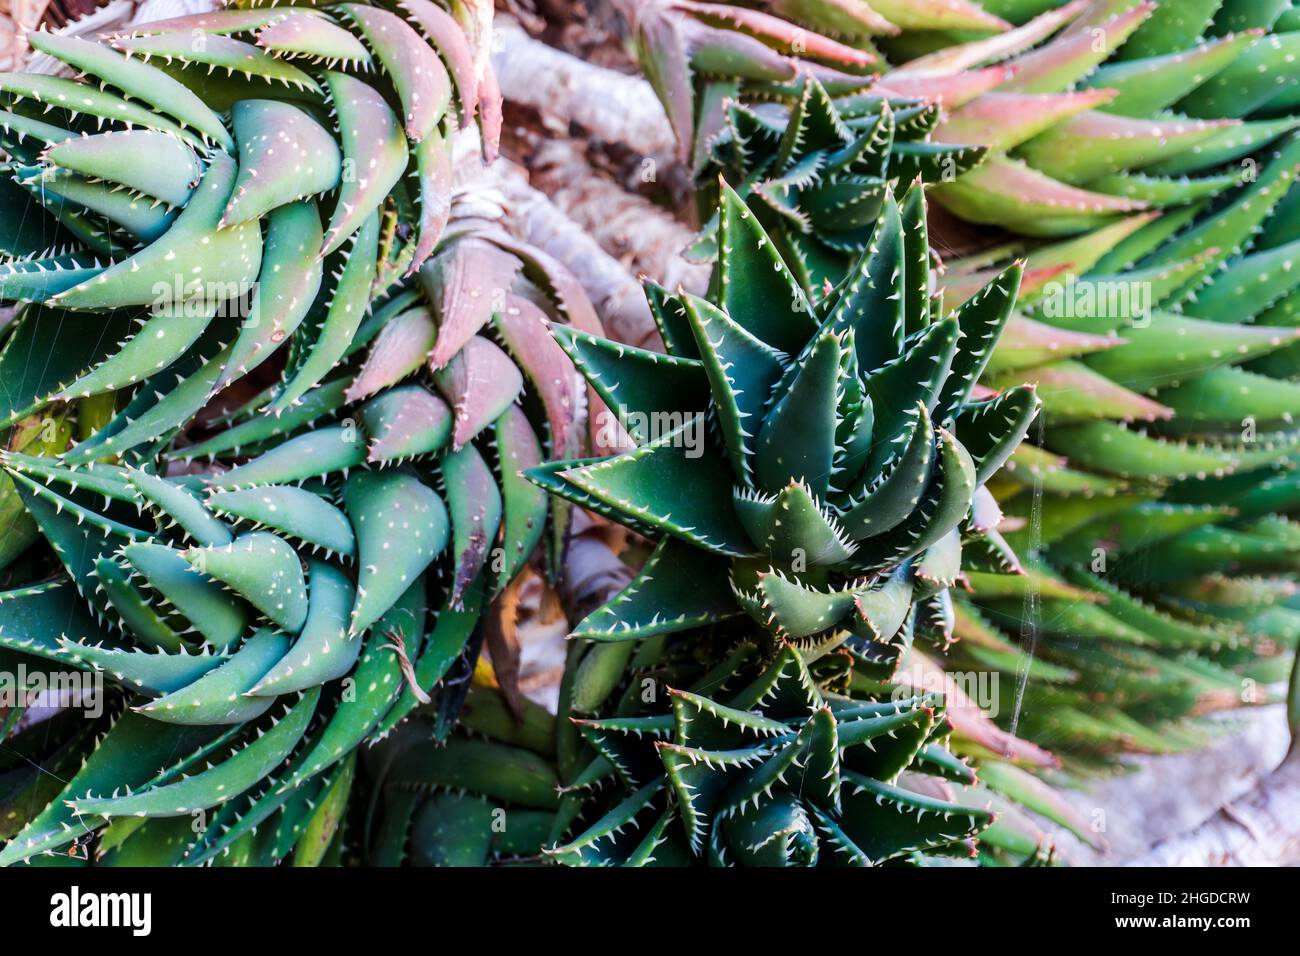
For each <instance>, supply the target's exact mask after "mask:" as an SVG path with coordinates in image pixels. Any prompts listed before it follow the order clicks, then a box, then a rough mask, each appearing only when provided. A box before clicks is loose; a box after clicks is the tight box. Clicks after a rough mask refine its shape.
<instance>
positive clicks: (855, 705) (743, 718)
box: [528, 183, 1038, 865]
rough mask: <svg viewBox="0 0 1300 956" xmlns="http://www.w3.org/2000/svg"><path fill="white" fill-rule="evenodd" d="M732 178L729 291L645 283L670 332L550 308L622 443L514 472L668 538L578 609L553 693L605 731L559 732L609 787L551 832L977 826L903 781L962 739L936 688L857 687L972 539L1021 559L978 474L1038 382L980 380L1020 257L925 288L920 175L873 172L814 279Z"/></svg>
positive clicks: (757, 849)
mask: <svg viewBox="0 0 1300 956" xmlns="http://www.w3.org/2000/svg"><path fill="white" fill-rule="evenodd" d="M721 189H722V199H721V208H720V211H719V223H718V248H719V250H720V252H719V257H718V263H717V266H716V270H715V289H716V294H715V295H714V296H711V297H710V298H707V299H706V298H701V297H697V296H692V295H689V294H686V293H680V294H676V295H674V294H670V293H668V292H666V291H665V290H663V289H661V288H658V287H656V286H654V285H653V284H650V285H649V286H648V287H647V296H648V298H649V301H650V304H651V307H652V309H653V311H654V314H655V316H656V319H657V320H658V322H659V323H660V331H661V333H662V335H663V338H664V342H665V345H666V346H667V349H668V352H667V354H666V355H664V354H660V353H654V352H647V351H641V350H637V349H632V348H628V347H625V346H621V345H618V344H616V343H612V342H609V341H606V340H602V339H599V338H596V337H593V336H587V335H583V334H582V333H579V332H576V331H570V330H565V329H561V328H558V327H557V329H556V336H557V340H558V341H559V342H560V343H561V344H562V345H563V346H564V348H565V349H566V351H568V353H569V355H570V356H571V357H572V358H573V360H574V363H575V364H576V365H577V367H578V368H579V369H580V370H581V371H582V372H583V374H584V375H585V376H586V377H587V380H588V381H589V382H590V383H591V385H592V387H593V388H595V389H596V391H597V392H598V393H599V394H600V395H601V397H602V398H603V399H604V400H605V403H606V405H607V407H608V408H610V409H615V410H618V411H619V413H620V414H621V416H622V418H623V420H624V421H625V422H626V424H627V428H628V431H629V432H630V434H631V437H632V438H633V439H634V440H635V441H636V442H637V447H636V448H634V449H633V450H631V451H628V452H625V453H623V454H621V455H618V456H615V457H612V458H595V459H578V460H569V461H559V462H554V463H549V464H545V465H541V466H538V467H537V468H534V469H532V470H531V471H530V472H528V474H529V476H530V477H531V478H532V479H533V480H534V481H536V482H537V483H538V484H540V485H541V486H542V487H545V488H547V489H549V490H551V491H552V492H554V493H555V494H557V495H560V496H562V497H564V498H567V499H568V500H570V501H572V502H574V503H576V504H579V505H582V506H583V507H586V508H588V509H590V510H592V511H595V512H597V513H599V514H602V515H605V516H606V517H608V518H610V519H611V520H614V521H617V522H620V523H623V524H625V525H627V526H628V527H630V528H632V529H634V530H636V531H638V532H640V533H641V534H643V535H645V536H646V537H648V538H650V539H651V540H652V541H655V542H656V544H655V549H654V552H653V554H652V555H651V556H650V558H649V559H648V560H647V562H646V564H645V566H644V567H643V568H642V570H641V571H640V573H639V574H638V576H637V577H636V579H635V580H634V581H633V582H632V583H631V584H630V585H629V586H628V588H627V589H626V590H625V591H624V592H623V593H622V594H621V595H620V596H619V597H617V598H616V599H615V600H613V601H611V602H610V603H608V604H606V605H605V606H604V607H602V608H600V609H598V610H597V611H595V612H594V613H592V614H591V615H589V616H588V617H586V618H585V619H584V620H583V621H582V622H581V623H580V624H579V625H578V627H577V628H576V629H575V630H574V632H573V634H572V637H573V638H574V639H575V640H576V641H579V643H578V645H577V647H578V649H577V650H575V651H574V652H573V656H572V657H571V659H570V663H569V666H568V669H567V671H566V675H567V676H566V686H565V687H563V688H562V695H563V696H562V714H563V713H566V712H567V713H568V714H569V715H579V716H581V717H582V718H583V719H582V720H581V721H580V723H579V727H580V734H581V736H582V738H583V739H585V740H586V741H587V742H588V743H589V744H590V745H592V746H591V748H587V747H582V746H580V741H578V740H577V739H576V738H574V737H573V736H572V735H570V736H569V737H568V739H567V740H564V741H562V742H563V743H564V744H565V746H564V747H563V748H562V749H561V751H560V754H559V757H560V760H561V766H560V770H561V777H562V779H563V780H564V781H565V783H566V785H567V786H569V787H570V788H574V789H575V791H576V793H582V792H584V791H585V789H586V788H588V787H591V786H592V785H594V784H595V783H597V782H600V781H603V780H604V779H605V778H607V777H609V776H610V775H616V776H617V777H618V779H619V783H620V786H619V787H618V788H616V792H615V793H614V795H613V796H610V795H609V793H608V790H609V788H604V789H603V790H602V791H601V792H599V793H597V794H596V795H595V796H594V797H593V799H592V800H591V801H580V800H576V798H575V801H574V805H575V807H576V810H575V812H576V814H577V817H576V818H575V820H574V821H573V822H572V823H569V824H568V826H567V827H565V828H564V829H565V830H566V831H567V832H569V833H570V835H571V837H572V838H571V839H567V840H562V841H560V842H561V844H562V845H560V846H559V847H557V848H556V849H555V850H554V854H555V855H556V856H557V858H559V859H560V860H561V861H564V862H582V863H590V862H622V863H645V862H648V861H649V860H650V859H651V858H652V857H656V856H657V858H659V859H671V860H673V861H684V860H689V859H693V858H701V859H705V860H708V861H709V862H713V863H731V862H743V863H754V864H761V863H780V864H790V865H793V864H811V863H814V862H817V861H818V860H819V859H821V860H824V861H825V862H831V860H832V858H839V857H842V861H843V862H852V863H858V864H862V863H866V862H873V863H878V862H883V861H885V860H888V859H893V858H896V857H900V856H906V855H907V854H909V853H912V852H913V851H916V852H918V853H924V852H925V851H931V850H935V851H938V850H939V849H940V848H945V850H946V849H950V848H952V845H954V844H955V845H958V846H962V847H964V846H966V841H967V839H968V838H969V837H970V836H971V835H973V834H974V833H975V832H976V831H977V830H979V829H980V828H981V827H982V826H983V825H984V824H985V823H987V822H988V818H987V816H986V815H985V814H983V813H980V812H978V811H977V810H974V809H971V808H969V807H966V806H965V805H963V804H960V803H955V802H954V803H944V802H943V801H932V800H927V798H924V797H922V796H919V795H918V794H917V793H916V792H915V791H907V790H905V789H899V788H897V787H895V786H894V782H895V780H896V778H897V776H898V774H899V773H901V772H902V771H903V770H904V769H907V768H911V769H912V770H915V771H919V772H922V773H929V772H933V773H939V774H941V775H942V774H943V773H945V772H948V770H949V767H950V765H952V764H954V763H955V761H953V759H952V758H951V757H949V756H948V755H947V754H946V752H943V751H932V750H930V749H928V748H929V747H930V745H931V743H932V742H933V741H934V740H935V739H937V738H938V737H941V736H943V735H944V734H945V733H947V730H948V725H947V724H946V722H945V721H944V720H943V719H942V716H941V713H940V712H941V710H942V705H941V704H940V703H939V701H937V700H934V699H932V698H916V699H911V698H909V699H908V701H906V702H903V703H894V702H890V701H889V700H884V701H881V702H879V703H872V702H871V700H872V698H871V697H870V696H869V695H871V694H872V693H881V692H882V690H883V689H884V685H883V682H884V681H885V680H887V679H888V678H889V677H890V676H891V675H892V674H893V672H894V670H895V668H896V667H897V665H898V663H899V660H900V658H901V656H902V655H903V653H904V652H905V651H906V650H907V648H908V647H910V646H911V644H912V641H913V639H914V638H916V637H919V638H921V639H923V640H928V641H931V642H935V643H938V644H943V643H945V642H946V640H947V637H948V628H949V625H950V622H951V610H952V603H951V598H950V596H949V593H948V588H949V587H950V586H951V585H952V584H953V583H955V582H956V581H957V580H959V579H960V578H961V575H962V568H963V566H964V565H966V566H973V567H987V568H989V569H990V570H993V569H997V570H1007V569H1009V568H1012V567H1014V566H1015V556H1014V555H1013V554H1011V553H1010V551H1009V550H1008V549H1007V548H1006V547H1005V544H1004V542H1003V541H1002V540H1001V538H1000V536H999V535H998V533H997V532H996V530H995V528H994V525H996V523H997V520H998V519H997V514H996V511H997V509H996V506H995V505H994V504H993V501H992V498H991V496H989V495H988V494H987V493H986V492H985V491H984V490H983V483H984V481H985V480H986V479H987V478H988V476H989V475H991V474H992V473H993V472H995V471H996V470H997V469H998V467H999V466H1000V465H1001V463H1002V462H1003V461H1004V460H1005V459H1006V458H1007V456H1008V455H1010V454H1011V452H1012V451H1013V449H1014V448H1015V446H1016V445H1017V444H1018V443H1019V441H1020V439H1021V437H1022V436H1023V435H1024V432H1025V429H1026V428H1027V427H1028V425H1029V422H1030V421H1031V420H1032V418H1033V417H1034V415H1035V414H1036V413H1037V409H1038V402H1037V399H1036V397H1035V396H1034V393H1033V390H1032V389H1030V388H1013V389H1008V390H1007V391H1006V392H1004V393H1003V394H1002V395H1000V396H998V397H996V398H993V399H991V400H988V401H972V400H971V399H970V390H971V388H972V386H973V385H974V383H975V380H976V379H977V378H978V376H979V374H980V371H981V369H982V367H983V365H984V362H985V361H986V360H987V358H988V356H989V354H990V353H991V351H992V349H993V346H994V344H995V343H996V341H997V339H998V336H999V334H1000V333H1001V330H1002V328H1003V326H1004V324H1005V322H1006V320H1007V318H1008V316H1009V315H1010V313H1011V311H1012V308H1013V305H1014V301H1015V292H1016V289H1017V287H1018V285H1019V267H1018V266H1013V267H1012V268H1010V269H1008V270H1007V271H1006V273H1005V274H1004V275H1002V276H1000V277H999V278H998V279H997V280H996V281H994V282H992V283H990V284H989V286H988V287H987V288H986V289H984V290H983V291H982V292H981V294H979V295H977V296H975V297H973V298H972V299H970V300H969V301H968V302H967V303H966V304H965V305H964V306H963V307H962V308H961V309H960V310H959V311H957V312H955V313H953V314H950V315H947V316H944V315H941V314H940V313H938V312H937V311H932V309H931V300H930V297H929V293H928V288H929V284H928V271H929V255H928V251H927V250H924V247H923V246H922V247H921V248H922V254H919V255H918V254H917V246H916V244H915V243H914V241H913V240H914V238H915V232H916V230H918V229H920V228H922V227H921V223H922V222H923V217H924V214H925V213H924V200H923V197H922V194H921V192H920V187H919V186H918V187H915V189H914V190H913V191H912V192H910V193H909V194H908V196H907V197H905V199H904V202H903V203H902V206H901V209H900V206H899V204H897V203H896V202H895V201H894V199H893V197H892V195H889V194H886V196H885V197H884V200H883V207H882V215H881V217H880V219H879V222H878V223H877V225H876V228H875V233H874V236H873V238H872V240H871V242H870V243H869V244H868V248H867V251H866V252H865V253H864V254H863V256H862V257H861V259H860V261H859V262H858V264H857V265H856V267H855V268H854V269H853V270H852V272H851V273H850V274H849V276H848V277H847V278H846V279H845V280H844V281H843V282H842V283H841V284H840V285H839V286H837V287H836V288H835V289H834V290H833V291H832V292H830V293H829V294H828V295H826V296H825V297H823V298H821V299H820V300H818V301H817V302H815V303H814V302H812V301H810V300H809V299H808V297H807V296H806V294H805V292H804V289H803V288H802V286H801V285H800V283H799V281H798V280H797V278H796V277H795V275H794V273H793V271H792V270H791V269H790V267H789V266H788V265H787V264H786V262H785V261H784V259H783V258H782V256H781V254H780V252H779V251H778V250H777V248H776V247H775V246H774V244H773V242H772V240H771V238H770V237H769V235H768V234H767V232H766V231H765V230H764V228H763V227H762V225H761V224H760V223H759V222H758V221H757V219H756V217H755V216H754V215H753V214H752V213H751V212H750V209H749V207H748V206H747V205H746V203H745V202H744V200H743V199H742V198H741V197H740V196H739V195H738V194H736V193H735V192H734V191H733V190H731V189H730V187H728V186H727V185H726V184H725V183H724V184H723V185H722V187H721ZM706 420H707V421H711V422H713V423H714V424H712V425H710V426H709V427H707V428H706V427H705V423H706ZM657 422H667V423H673V424H675V427H673V428H671V429H661V430H656V427H655V423H657ZM661 684H662V685H663V687H661V686H660V685H661ZM665 688H666V690H665ZM669 696H671V698H672V701H673V706H674V708H675V714H676V723H675V724H674V718H673V717H672V716H670V715H669V714H667V713H666V712H665V705H666V704H667V702H668V701H667V698H668V697H669ZM683 708H687V709H689V713H686V712H684V710H683ZM589 716H590V717H595V718H596V719H594V720H590V721H588V719H587V718H588V717H589ZM688 724H689V726H687V725H688ZM901 724H906V725H908V726H910V727H911V728H912V729H911V730H910V731H909V733H907V734H906V735H902V739H903V740H905V741H906V743H900V744H899V745H898V746H897V748H895V747H893V746H890V747H888V748H879V747H878V748H877V749H878V750H879V753H880V754H881V755H882V756H881V759H880V761H879V762H876V761H874V760H873V755H872V753H871V751H872V747H873V746H875V745H876V744H877V743H878V741H876V740H875V739H874V738H876V736H877V734H880V733H887V732H889V730H890V729H891V728H893V727H895V726H896V725H901ZM837 727H838V730H837ZM697 728H698V731H699V732H698V733H697V732H696V730H697ZM705 728H708V729H707V730H706V729H705ZM837 733H838V734H839V735H840V736H839V743H838V744H836V734H837ZM647 734H648V735H649V737H647V736H646V735H647ZM634 738H636V739H640V740H641V743H640V744H637V743H636V740H634ZM652 743H654V744H656V746H657V749H658V751H659V756H660V757H661V758H662V760H655V759H650V758H653V757H654V753H653V751H651V750H650V744H652ZM858 744H861V745H862V746H861V747H859V746H858ZM592 749H594V751H595V756H591V752H592ZM633 750H636V751H637V755H635V756H634V755H633V753H632V751H633ZM886 750H887V751H888V752H889V754H890V758H888V759H886V758H884V757H883V754H884V753H885V752H886ZM625 751H626V752H625ZM724 751H725V753H724ZM841 763H842V764H843V767H844V772H843V774H842V775H841V773H840V764H841ZM633 764H635V769H634V767H633ZM814 766H815V767H816V772H815V774H814V773H812V772H811V768H813V767H814ZM952 772H953V773H956V774H957V776H959V777H966V776H969V771H968V770H953V771H952ZM863 774H865V775H866V776H863ZM665 777H666V778H667V779H665ZM800 780H802V781H804V782H805V784H807V786H806V787H803V788H801V786H800V783H799V781H800ZM814 780H817V781H819V782H817V783H816V784H814V783H813V781H814ZM629 789H630V790H632V793H631V794H630V795H628V794H627V791H628V790H629ZM800 794H803V796H802V797H801V796H800ZM868 794H869V795H868ZM696 795H698V801H697V800H696ZM866 803H871V804H872V805H873V807H874V806H876V805H877V804H878V805H879V806H882V807H884V808H885V811H884V813H883V815H881V816H880V817H877V816H875V815H874V814H873V812H872V810H871V809H870V808H867V807H866V806H865V804H866ZM742 805H744V809H742ZM932 810H937V811H938V812H937V814H936V817H935V819H934V820H930V821H928V822H923V821H925V814H926V813H927V812H929V811H932ZM863 814H865V816H863ZM714 818H716V821H715V825H712V826H711V825H710V821H711V820H714ZM877 827H881V828H884V830H886V831H888V833H887V834H886V833H883V832H876V828H877ZM706 835H707V841H706V839H705V837H706ZM661 844H666V845H669V846H670V847H671V849H662V850H661V849H660V846H661ZM706 845H707V848H708V849H707V852H706V849H705V847H706ZM819 847H824V850H819ZM823 853H824V856H823V855H822V854H823Z"/></svg>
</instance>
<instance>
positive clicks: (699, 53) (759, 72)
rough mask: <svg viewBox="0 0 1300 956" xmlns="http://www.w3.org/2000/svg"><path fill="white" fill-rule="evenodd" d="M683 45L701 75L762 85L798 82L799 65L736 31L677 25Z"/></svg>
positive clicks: (688, 22)
mask: <svg viewBox="0 0 1300 956" xmlns="http://www.w3.org/2000/svg"><path fill="white" fill-rule="evenodd" d="M677 29H678V30H679V31H681V34H682V42H683V43H684V44H685V46H686V52H687V54H688V55H689V56H690V58H691V66H692V68H694V69H695V71H696V72H698V73H704V74H706V75H714V74H716V75H718V76H737V77H740V78H741V79H746V80H756V81H759V82H777V81H779V80H792V79H794V77H795V75H796V73H797V72H798V71H797V68H796V67H795V63H794V61H793V60H791V59H790V58H789V57H786V56H783V55H782V54H780V53H778V52H777V51H776V50H773V49H772V48H771V47H770V46H768V45H767V44H765V43H764V42H763V41H761V40H756V39H754V38H753V37H751V36H748V35H747V34H744V33H737V32H736V31H734V30H725V29H719V28H717V27H711V26H708V25H706V24H704V23H700V22H699V21H697V20H681V21H679V23H678V24H677Z"/></svg>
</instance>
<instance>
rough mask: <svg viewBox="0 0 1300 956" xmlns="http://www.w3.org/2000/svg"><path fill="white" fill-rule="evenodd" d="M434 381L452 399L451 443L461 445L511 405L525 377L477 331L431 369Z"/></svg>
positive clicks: (453, 445)
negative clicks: (440, 365)
mask: <svg viewBox="0 0 1300 956" xmlns="http://www.w3.org/2000/svg"><path fill="white" fill-rule="evenodd" d="M434 383H435V384H436V385H437V386H438V391H439V392H441V393H442V395H443V397H444V398H446V399H447V401H448V402H450V403H451V407H452V414H453V416H454V419H455V421H454V424H453V431H452V447H453V448H461V447H463V446H464V445H465V443H466V442H468V441H470V440H471V439H473V438H474V436H475V435H477V434H478V433H479V432H480V431H482V430H483V429H484V428H486V427H487V426H488V425H490V424H492V422H493V421H495V420H496V418H497V417H498V416H499V415H501V413H502V412H504V411H505V410H506V409H507V408H509V407H510V405H511V403H512V402H514V400H515V398H516V396H518V395H519V393H520V391H522V390H523V387H524V377H523V375H521V374H520V372H519V368H518V367H517V366H516V365H515V363H514V362H513V361H511V359H510V356H509V355H507V354H506V353H505V352H503V351H502V350H501V349H500V347H498V346H497V345H496V344H495V343H493V342H492V341H491V340H489V339H485V338H483V336H481V335H476V336H474V337H473V338H471V339H470V340H469V341H468V342H466V343H465V345H464V347H463V348H462V349H460V350H459V351H458V352H457V353H456V356H455V358H453V359H452V360H451V362H449V363H448V364H447V365H446V367H444V368H441V369H439V370H438V371H437V372H435V373H434Z"/></svg>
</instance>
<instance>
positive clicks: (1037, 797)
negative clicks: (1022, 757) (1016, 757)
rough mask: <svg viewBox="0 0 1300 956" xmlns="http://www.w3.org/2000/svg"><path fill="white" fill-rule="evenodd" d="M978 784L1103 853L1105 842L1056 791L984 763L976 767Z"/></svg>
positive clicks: (1012, 769)
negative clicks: (977, 769) (1063, 828)
mask: <svg viewBox="0 0 1300 956" xmlns="http://www.w3.org/2000/svg"><path fill="white" fill-rule="evenodd" d="M979 776H980V782H981V783H983V784H984V785H985V786H986V787H988V788H989V789H990V790H995V791H997V792H998V793H1001V794H1002V795H1004V796H1007V797H1010V798H1011V799H1012V800H1014V801H1015V802H1016V803H1018V804H1019V805H1021V806H1022V807H1026V808H1028V809H1030V810H1033V811H1034V812H1035V813H1039V814H1041V815H1042V816H1045V817H1047V819H1049V820H1052V821H1054V822H1056V823H1059V824H1060V825H1061V826H1063V827H1065V828H1066V829H1067V830H1069V831H1070V832H1071V833H1073V834H1074V835H1075V836H1077V837H1078V838H1079V839H1080V840H1083V841H1084V842H1085V843H1087V844H1088V845H1089V846H1090V847H1092V848H1093V849H1094V850H1103V849H1105V847H1106V840H1105V838H1104V837H1102V835H1101V834H1100V833H1098V832H1097V830H1096V828H1095V827H1093V826H1092V825H1091V821H1090V820H1088V819H1086V818H1085V817H1084V815H1083V814H1082V813H1080V812H1079V810H1078V808H1077V807H1075V806H1074V805H1073V804H1072V803H1070V802H1069V801H1068V800H1066V799H1065V798H1064V797H1063V796H1062V795H1061V792H1060V791H1059V790H1057V789H1056V788H1055V787H1053V786H1050V785H1049V784H1047V783H1045V782H1044V781H1042V780H1040V779H1039V778H1038V777H1035V776H1034V775H1033V774H1031V773H1029V772H1028V771H1026V770H1021V769H1020V768H1019V767H1017V766H1015V765H1014V764H1009V763H1003V762H1001V761H986V762H983V763H981V764H980V768H979Z"/></svg>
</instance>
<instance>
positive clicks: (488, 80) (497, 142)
mask: <svg viewBox="0 0 1300 956" xmlns="http://www.w3.org/2000/svg"><path fill="white" fill-rule="evenodd" d="M504 123H505V116H504V114H503V113H502V103H501V87H499V86H497V74H496V71H495V70H493V69H492V64H491V63H488V64H487V65H486V67H485V68H484V70H483V78H482V79H481V80H479V83H478V125H479V134H480V135H481V136H482V137H483V159H484V160H485V161H486V162H489V163H490V162H492V161H493V160H494V159H496V158H497V153H498V151H499V150H500V149H501V127H502V126H503V125H504Z"/></svg>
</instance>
